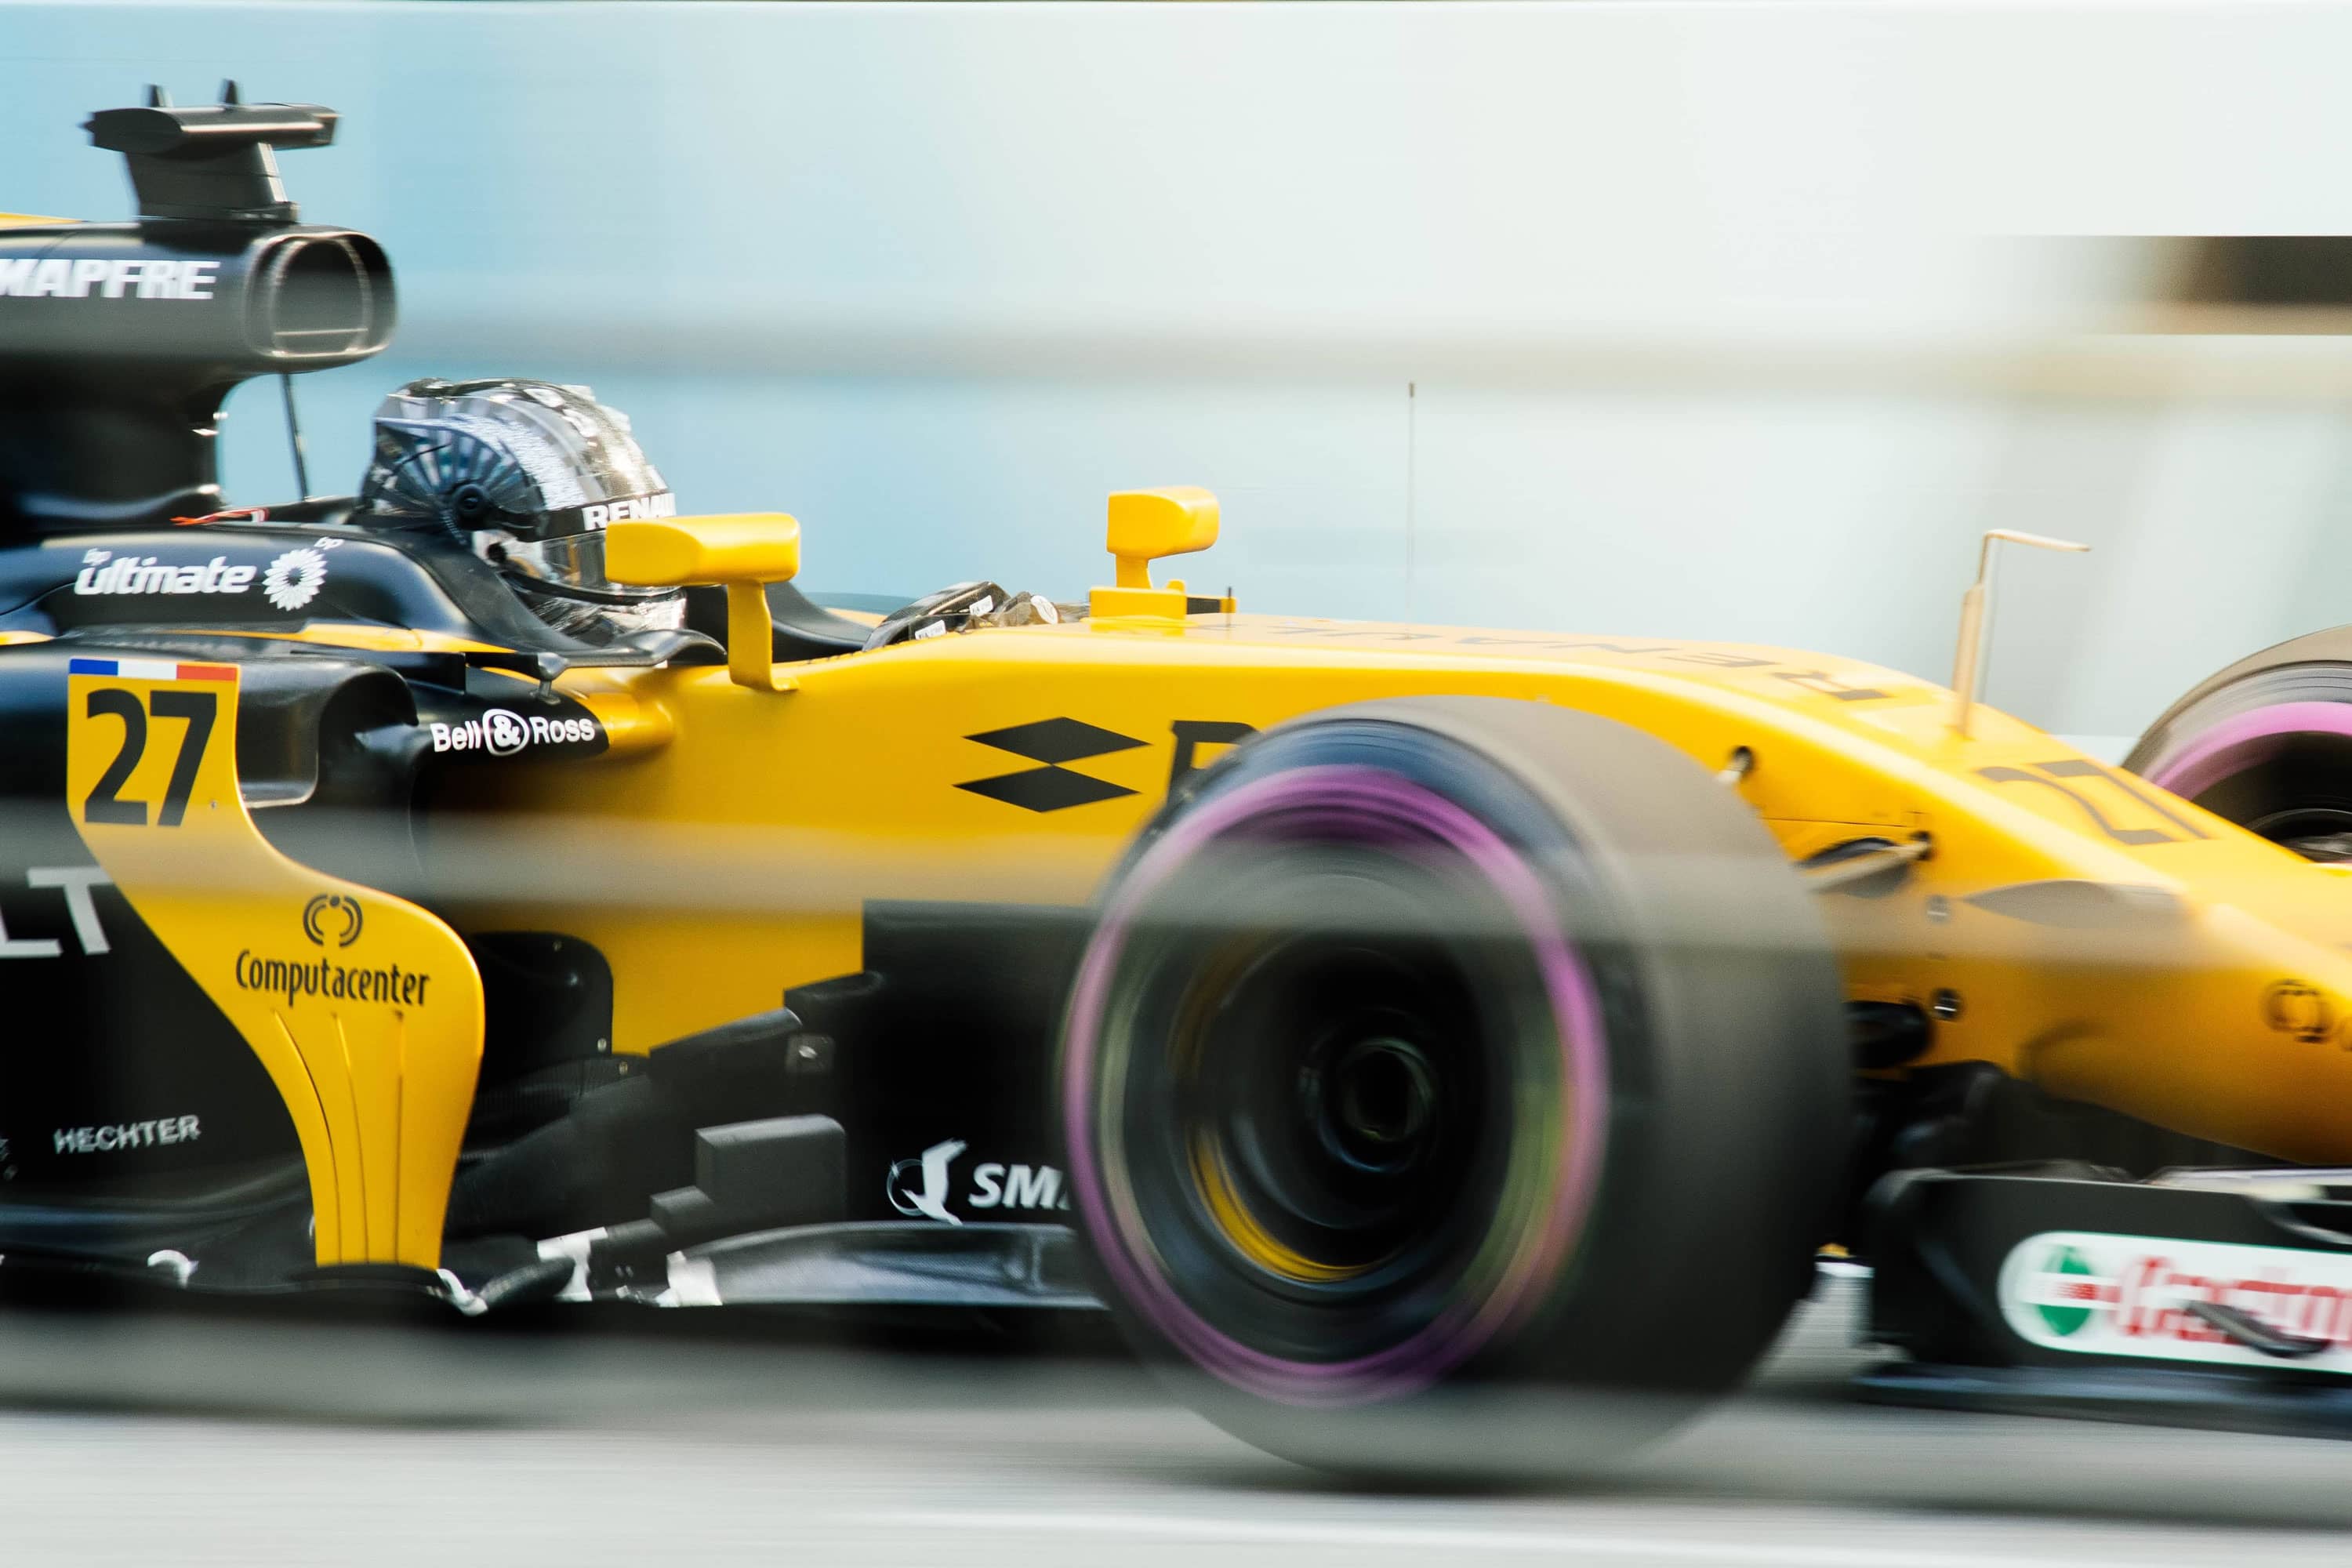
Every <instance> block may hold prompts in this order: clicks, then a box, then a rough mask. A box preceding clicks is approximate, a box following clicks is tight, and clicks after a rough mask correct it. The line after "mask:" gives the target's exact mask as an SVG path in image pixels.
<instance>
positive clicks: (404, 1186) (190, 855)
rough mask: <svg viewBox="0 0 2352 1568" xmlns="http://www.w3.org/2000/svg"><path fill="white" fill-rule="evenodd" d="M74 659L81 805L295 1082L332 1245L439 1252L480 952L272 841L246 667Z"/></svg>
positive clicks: (204, 982) (88, 835) (464, 1095)
mask: <svg viewBox="0 0 2352 1568" xmlns="http://www.w3.org/2000/svg"><path fill="white" fill-rule="evenodd" d="M70 668H71V674H70V677H69V685H70V689H71V696H70V699H69V700H70V703H71V707H70V708H69V710H68V721H67V746H66V760H67V768H66V773H67V789H68V796H67V807H68V810H69V811H70V812H71V813H72V815H73V819H74V824H75V826H77V827H78V828H79V830H80V833H81V837H82V841H83V842H84V843H85V844H87V845H88V846H89V851H90V853H91V854H92V855H94V856H96V857H97V858H98V863H99V864H100V866H101V867H103V868H105V870H106V873H107V875H108V876H109V877H110V878H112V879H113V880H114V884H115V886H116V887H117V888H118V889H121V893H122V895H123V897H124V898H125V899H127V900H129V901H130V903H131V908H132V909H133V910H136V911H137V913H138V915H139V918H140V919H141V920H142V921H145V922H146V924H147V927H148V929H149V930H150V931H153V932H154V933H155V936H156V938H157V940H159V941H160V942H163V945H164V946H165V947H166V948H168V949H169V950H170V951H171V953H172V956H173V958H175V959H177V960H178V961H179V963H180V964H181V966H182V967H183V968H184V969H185V970H186V971H187V972H188V973H189V974H190V975H192V976H193V977H194V980H195V982H196V984H198V985H200V986H202V987H203V988H204V992H205V995H207V996H209V997H210V998H212V1001H213V1004H214V1005H215V1006H217V1007H218V1008H219V1009H220V1010H221V1011H222V1013H224V1014H225V1015H226V1016H227V1017H228V1019H229V1021H230V1022H231V1023H232V1024H234V1025H235V1026H236V1028H237V1029H238V1031H239V1032H240V1033H242V1034H243V1035H244V1037H245V1038H246V1041H247V1044H249V1045H250V1046H251V1047H253V1051H254V1054H255V1055H256V1056H257V1057H259V1058H261V1061H262V1064H263V1066H264V1067H266V1068H268V1072H269V1076H270V1078H271V1079H272V1080H273V1081H274V1082H275V1083H276V1084H277V1086H278V1093H279V1094H281V1095H282V1096H284V1097H285V1100H286V1108H287V1110H288V1111H289V1112H290V1113H291V1115H292V1117H293V1121H294V1129H295V1131H296V1133H297V1134H298V1135H299V1138H300V1140H301V1144H302V1158H303V1161H304V1163H305V1164H306V1165H307V1166H308V1167H309V1170H310V1198H311V1203H312V1205H313V1207H314V1211H315V1214H316V1216H317V1235H316V1241H317V1257H318V1261H319V1262H320V1264H321V1265H327V1264H342V1263H402V1264H407V1265H410V1266H412V1267H415V1268H437V1267H438V1266H439V1264H440V1260H441V1230H442V1224H443V1221H444V1218H445V1216H446V1212H447V1209H448V1204H449V1184H450V1180H451V1178H452V1177H453V1176H454V1175H455V1174H456V1172H457V1146H458V1142H459V1141H460V1139H461V1138H462V1137H463V1135H464V1132H465V1128H466V1118H467V1113H468V1111H469V1110H471V1109H472V1105H473V1099H474V1078H475V1073H476V1071H477V1069H478V1068H479V1067H480V1064H481V1057H482V982H481V976H480V974H479V973H478V971H477V970H476V969H475V967H474V960H473V955H472V954H471V953H469V952H467V950H466V944H465V943H464V942H462V941H460V940H459V939H458V936H457V932H455V931H451V930H450V929H449V928H448V927H447V926H446V925H445V924H443V923H442V922H441V921H439V920H438V919H436V918H435V917H434V916H433V915H431V914H429V913H427V912H426V911H425V910H421V909H419V908H417V907H416V906H415V905H414V904H411V903H407V902H405V901H404V900H399V899H395V898H392V897H390V896H388V895H386V894H383V893H380V892H378V891H376V890H375V889H373V888H363V887H361V886H359V885H357V884H356V883H352V882H345V881H341V880H340V879H336V878H333V877H330V876H327V875H325V874H323V873H321V872H319V871H314V870H311V869H310V868H308V867H306V866H301V865H298V864H297V863H295V862H294V861H292V860H289V859H288V858H286V857H285V856H283V855H281V854H279V853H278V851H277V850H276V849H274V848H272V847H270V845H269V844H268V841H267V840H265V839H264V838H263V837H261V834H260V832H259V831H258V830H257V828H256V827H255V826H254V824H253V818H252V817H251V816H248V815H247V811H246V807H245V802H244V801H243V800H242V799H241V798H240V797H239V795H238V792H237V778H236V702H237V671H236V667H235V666H233V665H209V664H174V663H173V662H172V661H170V660H163V659H127V658H126V659H120V660H117V659H107V658H77V659H75V660H73V662H72V665H71V667H70ZM154 1048H156V1049H169V1048H170V1042H169V1041H157V1042H155V1043H154Z"/></svg>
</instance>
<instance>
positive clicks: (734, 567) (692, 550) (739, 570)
mask: <svg viewBox="0 0 2352 1568" xmlns="http://www.w3.org/2000/svg"><path fill="white" fill-rule="evenodd" d="M800 570H801V525H800V522H799V520H798V519H795V518H791V517H787V516H785V515H784V514H783V513H782V512H780V511H751V512H739V513H736V514H735V515H733V516H729V517H668V518H662V519H660V520H659V521H650V522H616V523H614V524H613V525H612V526H611V527H610V528H607V529H606V530H605V531H604V575H606V576H607V577H610V578H611V579H612V580H613V581H614V582H615V583H627V584H631V585H632V586H635V587H639V588H683V587H687V586H688V585H690V584H706V583H757V584H762V585H765V584H770V583H789V582H791V581H792V580H793V578H794V577H796V576H798V575H799V574H800Z"/></svg>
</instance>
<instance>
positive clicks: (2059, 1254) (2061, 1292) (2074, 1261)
mask: <svg viewBox="0 0 2352 1568" xmlns="http://www.w3.org/2000/svg"><path fill="white" fill-rule="evenodd" d="M2070 1277H2071V1279H2070ZM2094 1278H2095V1277H2094V1276H2093V1274H2092V1272H2091V1264H2090V1260H2089V1259H2088V1258H2084V1256H2083V1255H2082V1254H2081V1253H2080V1252H2078V1251H2076V1250H2075V1249H2074V1247H2067V1246H2063V1245H2061V1246H2057V1247H2052V1248H2051V1249H2050V1253H2049V1256H2048V1257H2046V1258H2043V1259H2042V1291H2041V1292H2040V1300H2036V1301H2035V1302H2034V1303H2033V1310H2034V1311H2035V1312H2037V1313H2039V1314H2040V1315H2041V1318H2042V1322H2043V1323H2044V1324H2045V1325H2047V1326H2048V1328H2049V1330H2050V1331H2051V1332H2052V1333H2053V1334H2056V1335H2058V1336H2059V1337H2060V1338H2062V1339H2067V1338H2071V1337H2073V1336H2074V1335H2075V1334H2079V1333H2081V1332H2082V1331H2083V1329H2084V1326H2085V1325H2086V1324H2088V1323H2089V1322H2090V1321H2091V1309H2090V1308H2089V1307H2088V1306H2087V1305H2086V1306H2080V1307H2077V1306H2070V1305H2067V1304H2066V1303H2067V1302H2068V1301H2069V1300H2083V1301H2085V1302H2087V1301H2090V1300H2095V1299H2096V1298H2095V1296H2094V1295H2093V1294H2092V1293H2091V1292H2089V1291H2087V1290H2078V1289H2070V1288H2069V1286H2070V1284H2071V1283H2072V1281H2076V1280H2078V1281H2080V1282H2081V1284H2083V1285H2089V1284H2090V1283H2091V1282H2092V1280H2093V1279H2094Z"/></svg>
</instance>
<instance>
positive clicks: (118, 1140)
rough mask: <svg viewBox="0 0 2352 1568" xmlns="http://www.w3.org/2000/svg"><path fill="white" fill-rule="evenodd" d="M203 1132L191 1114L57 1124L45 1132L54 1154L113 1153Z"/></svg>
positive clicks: (191, 1139)
mask: <svg viewBox="0 0 2352 1568" xmlns="http://www.w3.org/2000/svg"><path fill="white" fill-rule="evenodd" d="M203 1133H204V1127H203V1125H202V1124H201V1123H200V1122H198V1121H197V1120H196V1119H195V1118H194V1117H193V1116H163V1117H158V1118H156V1119H155V1120H154V1121H117V1122H112V1123H110V1124H108V1125H105V1126H100V1127H60V1128H58V1129H57V1130H56V1131H53V1132H51V1133H50V1134H49V1149H50V1152H52V1153H58V1154H116V1153H121V1152H123V1151H124V1150H128V1149H152V1148H153V1147H155V1145H156V1144H158V1143H193V1142H195V1141H196V1140H197V1139H198V1138H199V1137H201V1136H202V1135H203Z"/></svg>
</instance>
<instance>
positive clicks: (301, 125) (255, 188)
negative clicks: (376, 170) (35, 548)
mask: <svg viewBox="0 0 2352 1568" xmlns="http://www.w3.org/2000/svg"><path fill="white" fill-rule="evenodd" d="M154 97H155V100H156V101H154V102H152V103H151V104H149V105H148V106H147V107H145V108H141V109H113V110H102V111H101V112H100V113H98V114H95V115H93V116H91V117H90V120H89V122H88V124H87V126H86V127H85V129H87V130H88V131H89V133H90V139H91V141H92V142H96V143H97V144H98V145H99V146H100V147H102V148H106V149H109V150H110V151H114V152H119V153H122V154H123V155H124V157H125V158H126V160H127V161H128V162H129V163H130V166H131V184H132V187H133V189H134V190H135V191H136V193H137V195H138V197H139V205H140V210H141V216H140V218H139V219H138V221H136V222H133V223H122V224H78V223H58V224H47V223H35V224H30V225H19V226H13V227H9V226H0V542H14V541H20V540H24V539H27V538H38V537H43V536H46V535H49V534H55V533H64V532H70V531H75V530H78V529H85V528H123V527H142V526H152V525H154V524H159V523H163V522H168V521H170V520H171V519H172V518H173V517H175V516H188V515H195V514H201V513H204V512H209V511H214V510H218V509H219V507H220V504H221V500H220V486H219V482H218V479H217V476H216V469H215V459H214V440H215V430H216V428H217V426H218V425H219V421H220V408H221V404H222V403H223V401H224V400H225V399H226V397H227V396H228V395H229V393H230V391H231V390H233V389H234V388H235V387H236V385H237V384H238V383H240V382H243V381H246V380H247V379H249V378H251V377H253V376H257V375H263V374H271V373H276V372H295V371H308V370H325V369H329V368H331V367H332V366H335V365H341V364H350V363H353V362H354V361H357V360H362V359H365V358H367V357H368V356H369V355H371V354H373V353H377V352H378V351H380V350H381V349H382V348H383V346H384V345H385V344H386V343H387V342H390V341H391V339H392V331H393V325H394V319H395V312H394V296H393V286H392V264H391V262H390V261H389V260H388V259H386V258H385V256H384V253H383V247H381V246H379V245H377V244H376V242H375V241H374V240H373V239H370V238H369V237H367V236H366V235H363V234H358V233H354V232H353V231H352V230H350V229H342V228H329V227H320V226H315V225H298V224H297V223H295V221H294V218H295V208H294V204H293V203H292V202H290V201H288V200H287V199H286V193H285V189H284V187H283V186H282V185H281V184H279V183H278V168H277V163H276V161H275V159H274V158H273V156H272V153H271V149H272V148H273V147H321V146H325V145H327V144H328V143H329V142H331V141H332V140H333V137H334V129H335V115H334V113H333V111H332V110H325V109H320V108H318V107H317V106H315V105H311V104H250V105H248V104H243V103H239V102H238V101H237V100H236V89H235V86H234V84H231V85H230V86H229V87H228V88H227V89H225V91H224V98H225V99H226V101H225V102H223V103H220V104H215V105H205V106H203V107H198V108H190V109H174V108H173V107H171V106H170V105H169V104H167V103H164V102H163V101H162V95H161V94H160V93H157V94H155V95H154Z"/></svg>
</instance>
